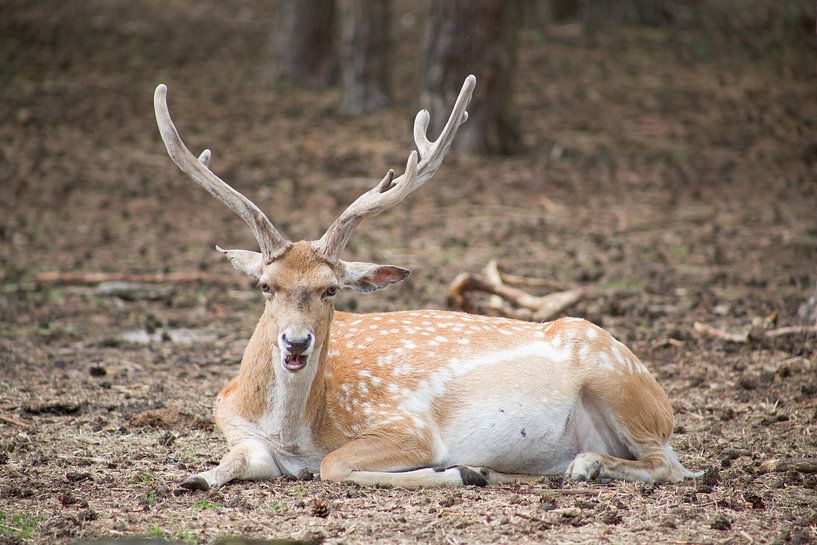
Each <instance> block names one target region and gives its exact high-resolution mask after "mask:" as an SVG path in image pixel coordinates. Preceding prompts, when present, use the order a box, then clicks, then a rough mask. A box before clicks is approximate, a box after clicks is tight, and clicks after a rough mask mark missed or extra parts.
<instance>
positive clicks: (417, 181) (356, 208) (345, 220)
mask: <svg viewBox="0 0 817 545" xmlns="http://www.w3.org/2000/svg"><path fill="white" fill-rule="evenodd" d="M476 83H477V78H475V77H474V76H473V75H471V76H468V77H467V78H465V82H464V83H463V84H462V90H460V94H459V96H458V97H457V102H456V103H454V109H453V111H452V112H451V116H450V117H449V118H448V122H447V123H446V124H445V128H443V130H442V132H441V133H440V136H439V138H437V140H435V141H434V142H431V141H429V140H428V137H427V135H426V131H427V130H428V123H429V119H430V118H429V115H428V111H426V110H421V111H420V112H418V113H417V117H416V118H415V119H414V143H415V144H416V145H417V150H418V151H419V152H420V160H419V163H418V156H417V151H412V152H411V153H410V154H409V157H408V163H406V172H405V173H404V174H403V175H402V176H400V177H399V178H396V179H395V177H394V170H389V171H388V172H387V173H386V176H385V177H384V178H383V179H382V180H381V181H380V182H379V183H378V184H377V185H376V186H374V187H373V188H372V189H370V190H369V191H367V192H366V193H364V194H363V195H361V196H360V197H358V198H357V199H356V200H355V202H353V203H352V204H351V205H349V207H348V208H347V209H346V210H344V212H343V213H342V214H341V215H340V216H339V217H338V219H336V220H335V221H334V223H332V225H331V226H330V227H329V229H328V230H327V231H326V233H324V235H323V236H322V237H321V239H320V240H318V241H317V242H315V249H316V250H317V251H319V252H320V253H322V254H323V255H324V256H325V257H326V258H327V259H328V260H329V261H331V262H333V263H334V262H337V260H338V259H339V258H340V254H341V252H342V251H343V249H344V248H345V247H346V244H347V243H348V242H349V239H350V238H351V236H352V233H353V232H354V230H355V227H357V225H358V224H359V223H360V222H361V221H362V220H363V218H366V217H368V216H376V215H378V214H380V213H381V212H384V211H385V210H388V209H389V208H391V207H392V206H394V205H396V204H397V203H399V202H400V201H402V200H403V199H405V198H406V197H407V196H408V195H409V194H410V193H412V192H413V191H415V190H417V189H419V188H420V187H422V186H423V184H425V183H426V182H427V181H428V180H429V179H430V178H431V177H432V176H434V174H435V173H436V172H437V170H438V169H439V168H440V165H441V164H442V162H443V159H444V158H445V154H446V152H448V148H449V147H451V142H453V140H454V135H455V134H457V129H458V128H459V126H460V125H462V124H463V123H465V121H466V120H467V119H468V112H466V111H465V108H466V106H468V103H469V102H470V101H471V93H473V91H474V86H475V85H476Z"/></svg>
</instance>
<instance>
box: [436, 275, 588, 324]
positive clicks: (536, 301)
mask: <svg viewBox="0 0 817 545" xmlns="http://www.w3.org/2000/svg"><path fill="white" fill-rule="evenodd" d="M471 291H479V292H484V293H489V294H492V295H497V296H499V297H501V298H502V299H503V300H504V301H507V302H509V303H510V304H511V305H515V306H516V307H521V308H513V307H511V306H509V305H505V304H500V306H499V308H497V306H496V305H495V304H494V305H490V304H489V307H490V308H492V309H493V310H495V311H498V312H499V313H501V314H502V315H504V316H510V317H512V318H518V319H522V320H535V321H538V322H543V321H547V320H550V319H552V318H554V317H556V316H558V315H559V314H560V313H561V312H563V311H564V310H565V309H567V308H568V307H570V306H572V305H574V304H575V303H577V302H578V301H580V300H581V299H582V297H583V296H584V291H583V290H581V289H573V290H568V291H562V292H557V293H550V294H548V295H544V296H542V297H538V296H535V295H531V294H529V293H527V292H525V291H523V290H521V289H519V288H514V287H511V286H506V285H504V284H495V283H492V282H491V281H490V280H489V279H488V278H486V277H485V276H483V275H481V274H471V273H462V274H460V275H458V276H457V277H456V278H455V279H454V281H453V282H452V283H451V286H450V288H449V290H448V297H449V300H450V301H451V304H452V305H453V306H455V307H457V308H460V309H462V310H464V311H466V312H471V313H475V312H476V311H477V309H476V306H475V305H474V304H473V303H472V302H471V301H469V299H468V298H467V297H466V293H468V292H471Z"/></svg>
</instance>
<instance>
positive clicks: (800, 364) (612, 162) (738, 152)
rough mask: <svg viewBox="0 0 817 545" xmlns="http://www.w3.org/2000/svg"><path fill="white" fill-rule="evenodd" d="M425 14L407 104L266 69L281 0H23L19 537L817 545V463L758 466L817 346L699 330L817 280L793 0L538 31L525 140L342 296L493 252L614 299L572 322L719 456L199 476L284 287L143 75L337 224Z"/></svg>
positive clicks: (0, 527)
mask: <svg viewBox="0 0 817 545" xmlns="http://www.w3.org/2000/svg"><path fill="white" fill-rule="evenodd" d="M404 3H405V4H406V6H404V7H406V9H405V10H402V9H401V10H395V14H396V18H395V24H394V30H393V31H394V35H395V38H394V46H395V56H394V58H395V62H393V68H394V74H393V80H394V97H395V101H394V105H393V106H392V107H390V108H388V109H387V110H385V111H382V112H380V113H377V114H374V115H370V116H366V117H362V118H358V119H349V118H346V117H343V116H341V115H339V114H338V113H337V112H336V104H337V102H338V93H337V91H335V90H332V91H326V92H311V91H302V90H297V89H294V88H291V87H288V86H286V85H282V84H276V83H273V82H271V81H270V80H269V78H268V75H267V73H266V71H265V69H264V67H265V66H267V65H268V63H269V58H268V56H269V48H268V43H269V40H268V32H269V29H270V28H271V17H272V13H271V12H270V9H271V8H270V7H269V5H270V4H274V3H271V2H266V1H262V0H231V1H229V2H226V1H221V2H218V1H214V0H208V1H200V0H196V1H194V0H169V1H168V0H165V1H161V2H160V1H158V0H145V1H143V2H134V3H127V2H126V3H122V2H115V3H112V2H107V1H104V0H89V1H85V2H60V1H56V0H50V1H41V2H26V1H23V0H11V1H7V2H4V3H3V12H4V15H3V17H2V18H0V544H12V543H26V544H34V543H49V544H52V543H68V542H71V541H73V540H75V539H79V538H88V537H94V536H110V535H115V536H124V535H150V536H157V537H158V536H164V537H167V538H170V539H173V540H175V541H178V542H181V543H187V544H192V543H202V544H204V543H211V542H212V541H214V540H215V539H216V538H217V537H218V536H225V535H236V534H241V535H245V536H253V537H258V538H275V537H278V538H282V537H296V538H304V539H308V540H313V541H316V542H317V541H321V540H323V541H325V542H326V543H416V542H419V543H440V544H442V543H449V544H456V543H510V542H519V543H534V542H548V543H600V542H601V543H687V542H695V543H727V542H729V543H808V542H814V541H815V540H817V516H815V513H817V493H816V492H815V489H817V475H814V474H810V473H805V472H799V471H788V472H766V471H764V470H763V465H762V464H763V463H764V462H765V461H768V460H770V459H774V458H785V457H814V456H815V452H817V338H815V336H814V335H806V334H799V335H788V336H780V337H777V338H763V337H758V336H757V335H753V336H752V337H751V338H750V339H749V341H748V342H745V343H736V342H727V341H724V340H721V339H716V338H710V337H706V336H701V335H700V334H697V333H696V330H695V327H694V324H695V322H701V323H703V324H708V325H711V326H714V327H718V328H722V329H725V330H729V331H737V332H740V331H745V330H748V329H750V328H754V330H755V331H757V330H758V329H762V328H764V327H767V326H768V327H771V326H772V325H775V326H786V325H797V324H802V323H803V321H802V318H801V317H800V316H798V312H797V311H798V308H799V307H800V305H801V304H802V303H804V302H805V301H806V300H807V299H808V297H809V295H810V294H811V293H812V290H813V287H814V283H815V281H817V267H815V263H817V261H816V260H817V100H815V97H816V96H817V73H815V65H814V49H815V43H814V41H815V37H814V19H813V15H814V14H813V12H812V11H809V15H808V16H807V15H806V12H805V11H801V10H804V9H805V8H803V7H801V6H800V4H801V3H799V2H794V1H780V2H778V1H774V0H769V1H766V2H761V1H753V2H746V3H743V4H742V5H743V6H744V7H745V8H746V9H745V10H744V11H742V12H740V13H737V14H727V13H722V12H720V11H717V10H716V9H715V8H712V7H711V6H709V4H708V3H706V2H704V3H703V5H704V7H703V8H701V9H702V11H701V12H700V13H699V14H698V15H697V17H699V19H698V23H690V22H687V23H685V24H682V23H679V24H678V25H676V26H673V27H667V28H646V27H618V28H607V29H601V30H599V31H597V32H596V33H594V34H592V35H585V34H584V33H582V31H581V29H580V28H579V27H578V26H577V25H575V24H553V25H548V26H544V27H541V28H537V29H533V28H529V29H527V30H525V32H524V33H523V37H522V43H521V50H520V56H519V64H518V76H517V78H516V80H515V82H514V83H515V92H516V104H517V107H518V111H519V117H520V120H521V130H522V134H523V139H524V144H525V148H526V150H525V152H524V153H522V154H519V155H516V156H512V157H486V158H475V157H465V156H451V157H449V158H448V160H447V161H446V164H445V166H444V167H443V168H442V169H441V171H440V173H439V175H438V176H437V177H436V178H435V179H434V180H433V182H431V183H430V184H429V185H427V186H426V187H424V188H423V189H422V191H420V192H418V193H417V194H416V195H413V196H412V197H410V198H409V199H408V200H407V201H405V202H404V203H403V204H401V205H400V206H399V207H398V208H396V209H394V210H392V211H390V212H388V213H386V214H383V215H381V216H379V217H377V218H374V219H372V220H369V221H367V222H365V223H364V224H363V225H361V227H360V228H359V229H358V232H357V234H356V236H355V238H354V240H353V241H352V242H351V244H350V246H349V248H348V249H347V252H346V256H347V257H348V258H353V259H358V260H367V261H368V260H371V261H381V262H389V263H394V264H398V265H402V266H405V267H408V268H410V269H412V270H413V272H414V274H413V276H412V277H411V278H410V279H409V280H408V281H407V282H405V283H403V284H401V285H400V286H397V287H394V288H391V289H389V290H386V291H384V292H381V293H378V294H376V295H372V296H366V297H364V296H354V297H353V296H346V295H344V296H342V297H339V301H338V307H339V308H342V309H345V310H357V311H364V312H365V311H373V310H401V309H414V308H423V307H431V308H445V307H446V289H447V286H448V284H449V282H451V280H452V279H453V278H454V277H455V276H456V275H457V274H458V273H460V272H463V271H471V272H476V271H479V270H481V269H482V268H483V267H484V266H485V264H486V263H487V262H488V261H489V260H490V259H497V260H498V262H499V264H500V266H501V267H502V268H503V269H504V270H506V271H508V272H512V273H515V274H522V275H528V276H535V277H542V278H548V279H551V280H554V281H558V282H561V283H563V284H564V285H566V286H585V287H593V288H610V290H609V292H605V293H606V294H605V293H603V294H602V295H599V296H598V297H593V298H588V299H586V300H584V301H582V302H580V303H578V304H576V305H575V306H573V307H572V308H570V309H569V311H568V314H570V315H574V316H581V317H585V318H587V319H589V320H592V321H594V322H596V323H598V324H600V325H602V326H603V327H605V328H607V329H608V330H609V331H610V332H611V333H613V334H614V335H615V336H616V337H617V338H619V339H620V340H621V341H622V342H624V343H626V344H627V345H628V346H630V347H631V348H632V350H633V351H634V352H635V353H636V354H638V355H639V356H640V357H641V358H642V360H643V361H644V363H645V364H646V365H647V366H648V367H649V369H650V370H651V371H652V372H653V373H654V375H655V376H656V378H657V379H658V381H659V382H660V383H661V384H662V385H663V386H664V388H665V389H666V391H667V392H668V395H669V398H670V400H671V402H672V406H673V409H674V414H675V422H676V429H675V434H674V436H673V444H674V447H675V449H676V451H677V452H678V455H679V457H680V459H681V460H682V461H683V463H684V464H685V465H686V466H687V467H689V468H691V469H694V470H706V471H707V476H706V478H704V479H697V480H691V481H687V482H683V483H678V484H661V485H645V484H635V483H625V482H614V483H610V484H600V483H591V484H588V483H579V484H576V483H568V484H565V485H562V483H561V480H560V479H558V478H556V479H544V480H543V482H542V483H540V484H532V485H518V486H492V487H487V488H473V487H467V488H462V489H437V490H423V491H406V490H399V489H364V488H359V487H357V486H353V485H349V484H332V483H326V482H321V481H319V480H300V481H299V480H276V481H262V482H241V483H236V484H231V485H229V486H226V487H224V488H222V489H219V490H214V491H210V492H208V493H195V494H177V493H176V490H177V488H178V483H179V482H180V481H181V480H182V479H184V478H185V477H186V476H188V475H189V474H190V473H192V472H197V471H201V470H202V469H205V468H207V467H210V466H212V465H213V464H215V463H216V462H217V461H218V459H219V457H220V456H221V455H222V454H223V452H224V450H225V442H224V440H223V438H222V436H221V434H220V433H219V432H218V431H217V430H216V429H215V428H214V425H213V420H212V412H211V406H212V401H213V399H214V396H215V393H216V392H217V391H218V390H219V389H220V388H221V387H222V386H223V385H224V384H225V383H226V382H227V381H228V380H229V379H230V378H231V377H233V376H234V375H235V374H236V372H237V370H238V365H239V360H240V358H241V354H242V349H243V347H244V346H245V344H246V341H247V339H248V338H249V336H250V334H251V332H252V329H253V326H254V323H255V320H257V318H258V316H259V315H260V312H261V309H262V300H261V296H260V295H259V294H258V293H257V290H256V289H255V288H253V287H252V285H251V282H248V281H247V282H245V281H244V279H243V278H242V277H241V276H240V275H239V273H236V272H234V271H233V270H232V269H231V267H230V265H229V264H228V263H227V262H226V260H224V259H223V258H222V256H220V255H219V254H218V253H217V252H215V251H214V250H213V246H214V245H215V244H216V243H218V244H221V245H223V246H226V247H244V248H248V249H253V248H255V242H254V241H253V239H252V238H251V234H250V233H249V231H248V229H247V228H246V227H245V225H244V224H243V223H242V222H241V221H240V219H238V218H237V217H235V216H234V215H233V214H232V213H231V212H230V211H229V210H227V209H226V208H225V207H223V206H222V205H221V204H220V203H218V202H216V201H215V200H214V199H212V198H211V197H210V196H209V195H207V194H206V193H205V192H203V191H201V190H199V189H198V188H196V187H195V185H194V184H193V183H191V181H190V180H188V179H187V178H185V177H184V176H183V175H182V174H181V173H179V172H178V170H177V169H176V167H175V166H174V165H173V164H172V163H171V161H170V159H169V158H168V157H167V155H166V153H165V150H164V148H163V146H162V143H161V141H160V139H159V136H158V132H157V130H156V126H155V120H154V116H153V111H152V94H153V89H154V87H155V86H156V84H157V83H159V82H165V83H167V84H168V86H169V89H170V92H169V103H170V108H171V111H172V112H173V114H174V119H175V120H176V122H177V124H178V126H179V127H180V130H181V132H182V135H183V137H184V138H185V140H186V142H187V143H188V145H190V146H191V147H192V148H193V149H195V150H199V149H202V148H204V147H210V148H212V149H213V150H214V158H213V162H212V166H213V168H214V170H215V171H216V172H217V173H219V174H220V175H222V176H223V177H224V178H225V179H226V180H228V181H230V182H231V183H233V184H234V185H235V186H236V187H237V188H238V189H239V190H240V191H242V192H244V193H245V194H247V195H249V196H250V197H251V198H252V199H253V200H255V202H257V203H258V204H259V206H261V208H263V209H264V210H266V211H267V212H268V214H269V215H270V216H271V218H272V219H273V221H274V222H275V223H276V224H277V225H278V226H279V227H280V228H281V229H282V230H283V231H284V232H285V233H287V234H290V235H291V236H295V237H299V238H300V237H302V238H315V237H317V236H319V235H320V233H321V230H322V229H325V228H326V226H327V225H328V224H329V222H330V221H331V220H332V219H333V217H334V216H335V215H336V214H338V213H339V211H340V210H342V208H343V207H345V206H346V205H347V204H348V203H349V202H351V200H352V199H354V197H356V196H357V195H358V194H359V193H360V192H362V191H364V190H365V189H366V188H368V187H369V186H370V185H371V184H373V183H374V182H375V181H376V180H379V179H380V177H381V176H382V174H383V173H384V172H385V171H386V170H387V169H388V168H389V167H395V168H400V167H401V165H403V164H405V163H404V162H405V158H406V156H407V154H408V152H409V151H410V149H411V146H412V143H411V142H412V141H411V129H410V128H411V119H412V118H413V113H414V112H415V111H416V110H417V109H418V108H419V106H420V105H418V104H417V102H416V95H417V93H416V91H417V89H419V79H418V76H417V74H419V70H420V61H421V57H422V55H421V43H422V32H421V30H420V29H422V28H423V25H422V20H421V17H420V11H419V9H418V8H416V7H411V6H414V4H413V3H408V2H404ZM713 4H717V3H713ZM810 7H813V6H810ZM707 10H709V11H707ZM478 70H479V67H467V66H466V67H463V77H465V75H466V74H467V73H468V72H470V71H474V72H476V73H477V75H478V76H479V73H478ZM455 91H456V90H452V92H455ZM476 92H477V93H479V92H480V88H479V84H478V86H477V90H476ZM48 271H68V272H108V273H161V272H184V273H198V272H207V273H217V274H221V275H234V278H235V279H236V281H235V284H234V285H224V284H215V283H198V284H195V283H194V284H167V285H157V286H155V287H154V288H153V289H150V290H130V291H129V290H116V289H113V290H105V289H99V288H98V287H97V288H95V287H94V286H76V285H55V284H52V283H43V282H36V281H35V277H36V275H37V274H39V273H43V272H48ZM151 332H152V333H154V335H153V337H150V338H147V337H149V335H148V333H151Z"/></svg>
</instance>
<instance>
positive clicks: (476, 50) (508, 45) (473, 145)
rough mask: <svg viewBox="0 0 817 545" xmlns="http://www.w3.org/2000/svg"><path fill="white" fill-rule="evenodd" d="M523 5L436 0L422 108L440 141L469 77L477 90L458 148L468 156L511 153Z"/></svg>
mask: <svg viewBox="0 0 817 545" xmlns="http://www.w3.org/2000/svg"><path fill="white" fill-rule="evenodd" d="M521 12H522V3H521V2H516V1H504V0H432V2H431V16H430V18H429V31H428V35H427V43H426V69H425V74H424V76H423V92H422V98H421V100H422V103H423V105H424V106H426V107H427V108H428V109H429V111H430V112H431V116H432V117H431V127H430V129H429V135H430V136H431V138H433V137H434V136H436V135H437V134H438V133H439V131H440V130H441V129H442V126H443V124H444V123H445V121H446V120H447V118H448V114H449V113H450V112H451V107H452V105H453V103H454V100H455V99H456V97H457V93H458V92H459V90H460V87H461V86H462V82H463V80H464V79H465V76H467V75H468V74H474V75H476V76H477V89H476V91H475V92H474V98H473V100H472V102H471V106H470V107H469V108H468V113H469V116H468V122H467V123H465V125H463V126H462V128H460V131H459V133H458V134H457V138H456V140H455V141H454V147H456V148H457V149H461V150H464V151H467V152H470V153H513V152H515V151H517V150H518V149H519V146H520V139H519V131H518V122H517V120H516V116H515V114H514V112H513V106H512V103H511V80H512V77H513V73H514V68H515V65H516V42H517V34H518V29H519V25H520V23H521Z"/></svg>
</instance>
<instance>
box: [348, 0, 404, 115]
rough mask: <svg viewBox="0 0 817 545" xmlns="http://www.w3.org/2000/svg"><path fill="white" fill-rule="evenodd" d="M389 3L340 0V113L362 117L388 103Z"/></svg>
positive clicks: (388, 1)
mask: <svg viewBox="0 0 817 545" xmlns="http://www.w3.org/2000/svg"><path fill="white" fill-rule="evenodd" d="M390 4H391V2H390V0H379V1H377V2H370V1H368V0H341V3H340V5H341V21H342V31H341V61H340V66H341V83H342V85H343V94H342V98H341V110H342V111H343V112H345V113H347V114H350V115H361V114H365V113H368V112H372V111H374V110H378V109H380V108H382V107H384V106H386V105H387V104H388V103H389V30H390V28H389V18H390V12H391V9H390V8H391V6H390Z"/></svg>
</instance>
